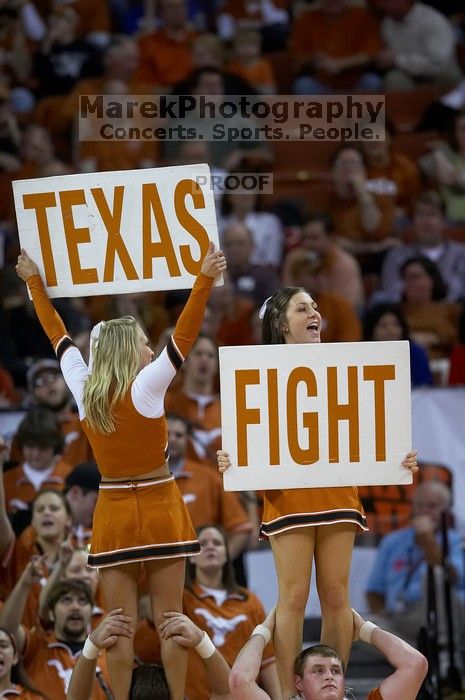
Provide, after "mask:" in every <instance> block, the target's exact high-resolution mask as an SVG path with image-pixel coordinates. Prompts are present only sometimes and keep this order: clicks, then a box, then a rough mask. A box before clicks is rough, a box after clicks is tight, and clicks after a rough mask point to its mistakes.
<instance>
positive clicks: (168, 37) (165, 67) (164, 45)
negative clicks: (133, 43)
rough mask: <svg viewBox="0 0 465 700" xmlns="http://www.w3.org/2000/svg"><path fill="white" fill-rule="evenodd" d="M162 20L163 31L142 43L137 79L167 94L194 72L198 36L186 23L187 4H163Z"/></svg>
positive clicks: (164, 0) (175, 0)
mask: <svg viewBox="0 0 465 700" xmlns="http://www.w3.org/2000/svg"><path fill="white" fill-rule="evenodd" d="M160 19H161V22H162V24H161V27H160V29H157V31H155V32H153V33H151V34H147V35H145V36H141V38H140V39H139V49H140V58H141V62H140V67H139V71H138V75H137V77H138V78H139V79H140V80H141V81H144V82H146V83H149V84H151V85H155V86H156V87H157V89H159V90H164V89H166V88H167V87H170V86H172V85H174V84H175V83H177V82H179V81H180V80H183V79H184V78H187V76H188V75H189V73H190V72H191V70H192V57H191V46H192V41H193V39H194V37H195V36H196V32H195V31H194V30H193V29H192V28H191V27H190V26H189V24H188V22H187V7H186V2H185V0H161V3H160Z"/></svg>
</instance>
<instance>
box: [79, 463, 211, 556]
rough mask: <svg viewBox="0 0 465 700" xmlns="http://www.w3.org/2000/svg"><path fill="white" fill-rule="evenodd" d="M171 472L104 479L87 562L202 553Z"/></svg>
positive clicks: (95, 512) (95, 513) (96, 509)
mask: <svg viewBox="0 0 465 700" xmlns="http://www.w3.org/2000/svg"><path fill="white" fill-rule="evenodd" d="M199 552H200V545H199V543H198V540H197V537H196V535H195V531H194V528H193V526H192V522H191V519H190V516H189V513H188V511H187V508H186V506H185V503H184V501H183V499H182V496H181V493H180V491H179V489H178V486H177V484H176V482H175V480H174V477H173V476H166V477H161V478H158V479H144V480H140V481H117V482H103V483H101V484H100V489H99V494H98V498H97V503H96V506H95V511H94V518H93V523H92V541H91V546H90V553H89V561H88V565H89V566H90V567H92V568H94V569H100V568H103V567H107V566H118V565H119V564H127V563H129V562H137V561H146V560H148V559H172V558H174V557H187V556H191V555H193V554H199Z"/></svg>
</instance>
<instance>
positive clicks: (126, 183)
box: [13, 164, 218, 297]
mask: <svg viewBox="0 0 465 700" xmlns="http://www.w3.org/2000/svg"><path fill="white" fill-rule="evenodd" d="M209 178H210V169H209V167H208V165H205V164H200V165H186V166H179V167H169V168H151V169H146V170H123V171H116V172H105V173H88V174H79V175H66V176H64V177H63V176H61V177H48V178H39V179H32V180H18V181H16V182H14V183H13V191H14V198H15V207H16V216H17V220H18V230H19V238H20V242H21V247H22V248H24V249H25V250H26V251H27V253H28V254H29V255H30V257H31V258H32V259H33V260H34V261H35V262H36V263H37V265H38V266H39V268H40V271H41V273H42V276H43V279H44V281H45V283H46V286H47V291H48V294H49V296H51V297H62V296H90V295H97V294H123V293H126V292H141V291H151V290H157V289H184V288H189V287H192V284H193V279H194V277H195V275H196V274H197V273H198V271H199V269H200V264H201V260H202V258H203V255H204V254H205V252H206V250H207V248H208V241H209V239H210V240H212V241H213V242H214V243H215V245H216V246H218V229H217V223H216V215H215V206H214V200H213V192H212V189H211V187H209V184H208V183H209ZM200 183H203V185H202V184H200Z"/></svg>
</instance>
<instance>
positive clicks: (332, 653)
mask: <svg viewBox="0 0 465 700" xmlns="http://www.w3.org/2000/svg"><path fill="white" fill-rule="evenodd" d="M312 656H324V657H325V658H327V659H333V658H334V659H337V660H338V661H339V662H340V664H341V667H342V670H343V671H344V663H343V661H342V657H341V656H340V655H339V654H338V653H337V651H336V650H335V649H333V648H332V647H329V646H327V644H314V645H313V646H311V647H307V649H304V650H303V651H301V652H300V654H298V656H297V657H296V659H295V661H294V673H295V675H296V676H300V678H303V675H304V669H305V664H306V663H307V659H309V658H310V657H312Z"/></svg>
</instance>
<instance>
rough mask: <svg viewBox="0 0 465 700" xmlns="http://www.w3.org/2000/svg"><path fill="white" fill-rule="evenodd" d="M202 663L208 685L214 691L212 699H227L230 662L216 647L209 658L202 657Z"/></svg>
mask: <svg viewBox="0 0 465 700" xmlns="http://www.w3.org/2000/svg"><path fill="white" fill-rule="evenodd" d="M202 664H203V667H204V669H205V675H206V677H207V681H208V687H209V688H210V691H211V693H212V700H226V698H229V697H230V694H229V686H228V678H229V664H228V662H227V661H226V660H225V658H224V657H223V655H222V654H221V653H220V652H219V651H218V649H216V650H215V653H214V654H212V655H211V656H209V657H208V659H202Z"/></svg>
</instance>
